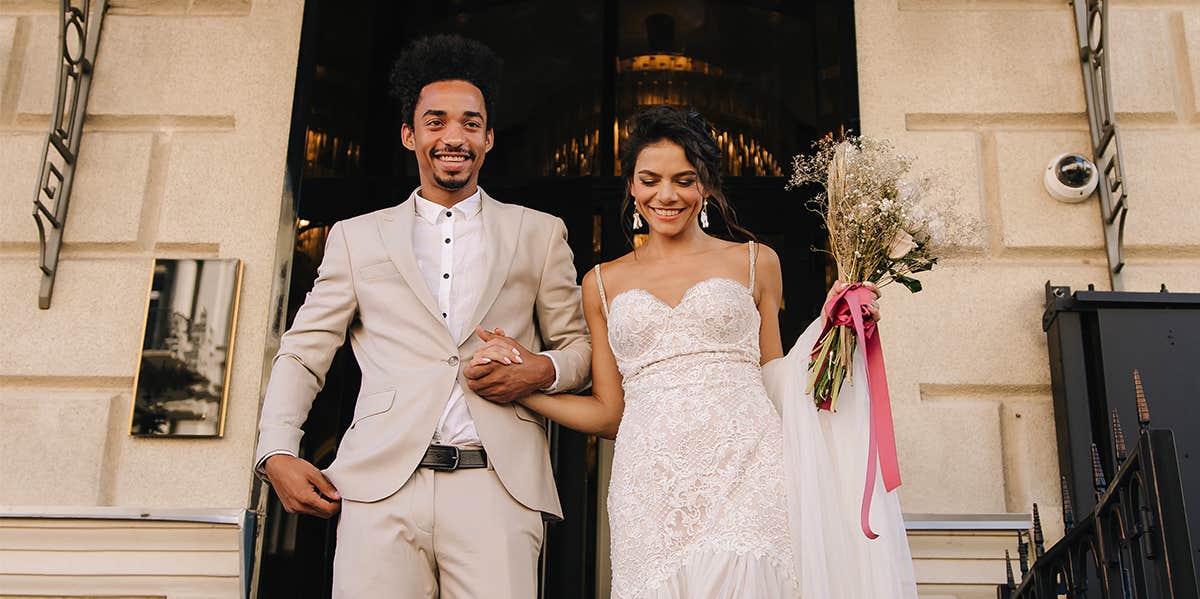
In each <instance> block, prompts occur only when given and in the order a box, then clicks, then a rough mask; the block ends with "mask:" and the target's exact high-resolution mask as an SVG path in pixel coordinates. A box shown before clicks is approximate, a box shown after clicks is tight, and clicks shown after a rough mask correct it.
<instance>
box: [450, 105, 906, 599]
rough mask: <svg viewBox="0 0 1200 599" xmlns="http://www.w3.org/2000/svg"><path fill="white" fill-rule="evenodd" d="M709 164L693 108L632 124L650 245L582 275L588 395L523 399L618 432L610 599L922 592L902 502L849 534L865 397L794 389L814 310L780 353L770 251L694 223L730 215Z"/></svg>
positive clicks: (503, 352)
mask: <svg viewBox="0 0 1200 599" xmlns="http://www.w3.org/2000/svg"><path fill="white" fill-rule="evenodd" d="M720 156H721V153H720V149H719V148H718V146H717V145H716V143H715V142H714V140H713V139H712V137H711V134H710V133H709V126H708V123H707V122H705V120H704V119H703V117H701V116H700V115H699V114H697V113H695V112H694V111H684V110H680V109H676V108H671V107H661V106H660V107H654V108H650V109H647V110H645V111H643V112H642V113H640V114H638V115H637V116H635V117H634V119H633V121H632V132H631V134H630V136H629V139H628V141H627V142H626V144H625V145H624V147H623V148H622V160H621V164H622V171H623V173H622V174H623V176H624V179H625V182H626V186H627V189H628V192H629V193H628V194H627V198H626V200H625V203H626V205H625V207H624V211H623V214H628V215H630V218H631V219H632V222H633V223H634V226H635V228H640V227H641V226H642V223H643V222H644V223H645V224H646V226H648V227H649V238H648V240H647V241H646V243H645V244H644V245H643V246H642V247H641V248H639V249H637V250H635V251H633V252H631V253H629V254H627V255H625V256H622V257H621V258H618V259H617V260H614V261H612V262H608V263H605V264H602V265H597V266H596V267H595V268H594V269H593V270H592V271H591V272H589V273H588V274H587V276H585V277H584V280H583V306H584V312H585V315H586V317H587V322H588V326H589V328H590V329H591V334H592V345H593V352H592V356H593V357H592V380H593V386H592V395H590V396H579V395H551V396H544V395H535V396H531V397H529V398H527V399H524V400H521V401H522V402H523V403H524V404H525V406H526V407H528V408H530V409H532V410H534V411H537V412H539V413H541V414H542V415H544V416H546V417H547V418H550V419H551V420H554V421H556V422H558V423H560V424H562V425H564V426H567V427H570V428H573V429H576V430H579V431H583V432H587V433H595V434H599V435H602V436H605V437H609V438H615V439H616V443H615V449H614V456H613V465H612V483H611V486H610V487H609V494H608V516H609V521H610V522H611V539H612V571H613V580H612V592H613V597H614V598H617V599H635V598H636V599H641V598H672V599H676V598H680V599H682V598H695V599H709V598H724V597H737V598H741V597H746V598H774V597H803V598H805V599H826V598H832V597H844V598H847V599H867V598H876V597H878V598H889V599H892V598H905V597H912V598H915V597H916V588H915V583H914V579H913V572H912V566H911V559H910V557H909V551H908V545H907V540H906V538H905V536H904V535H905V532H904V527H903V522H902V521H901V518H900V512H899V505H898V503H897V501H896V497H895V494H883V493H880V492H878V491H877V492H876V493H875V501H874V506H875V508H874V510H873V511H872V513H871V515H870V517H871V526H872V528H873V529H874V530H876V531H880V533H881V538H879V539H876V540H873V541H869V540H867V539H866V538H865V537H864V536H863V535H862V533H861V532H858V531H859V527H858V524H859V500H860V498H861V494H862V480H863V474H862V473H863V472H865V470H864V468H863V464H864V463H865V461H866V457H865V456H866V447H865V445H866V433H865V432H863V431H864V430H865V426H866V425H865V419H866V412H865V411H866V410H867V409H868V408H867V406H866V404H865V403H864V402H865V398H863V397H856V395H859V396H861V395H863V394H865V390H863V391H852V392H850V393H847V392H846V391H843V394H844V395H843V397H845V398H846V399H844V400H843V406H842V407H841V409H839V411H838V413H836V414H828V413H821V414H818V413H817V412H816V410H815V408H814V407H813V403H812V401H811V399H810V398H809V397H807V396H806V395H805V393H804V390H803V389H804V381H805V380H806V378H805V377H806V370H807V365H808V355H807V349H806V348H811V347H812V345H813V342H814V340H815V335H816V334H818V333H819V332H820V325H821V324H822V321H821V319H818V320H817V322H815V323H814V324H813V326H810V327H809V330H808V331H807V332H806V333H805V334H804V335H803V336H801V338H800V341H799V342H797V344H796V346H795V347H796V349H794V350H793V351H792V352H791V353H790V354H789V355H788V356H786V357H784V352H783V347H782V341H781V339H780V333H779V320H778V313H779V309H780V301H781V298H782V296H783V281H782V275H781V273H780V265H779V258H778V256H777V255H776V254H775V252H774V251H772V250H771V249H770V248H768V247H766V246H762V245H758V244H756V243H754V242H753V241H750V242H749V243H746V244H737V243H732V242H728V241H724V240H721V239H718V238H716V237H713V236H711V235H709V234H708V233H706V232H705V230H704V227H705V226H706V225H707V221H708V216H707V211H708V210H709V209H710V208H715V209H716V210H718V211H720V212H721V214H722V215H723V216H725V217H726V220H727V222H731V223H732V219H731V218H730V216H731V215H730V212H729V210H728V207H727V205H726V201H725V198H724V196H723V195H722V193H721V176H720V166H721V165H720ZM732 227H733V228H735V229H736V230H737V231H738V232H739V233H742V234H745V235H747V236H749V234H748V232H746V231H744V230H743V229H741V228H740V227H737V226H736V224H733V225H732ZM841 287H842V285H841V284H840V283H839V284H838V285H836V286H835V288H834V289H833V290H831V291H830V294H831V295H832V294H834V293H835V292H836V291H840V289H841ZM876 296H877V294H876ZM869 310H870V312H871V315H872V317H874V318H876V319H878V317H879V313H878V308H877V307H876V306H875V305H874V302H872V305H871V307H870V308H869ZM489 337H490V336H489ZM506 341H507V340H506V338H504V337H502V336H496V337H495V338H492V340H491V341H489V342H488V343H487V344H486V345H485V346H484V347H483V348H482V349H481V350H479V351H478V352H477V353H476V354H475V356H474V357H473V360H472V363H473V364H476V365H478V364H485V363H489V362H492V361H504V362H508V360H507V358H509V357H511V354H510V353H509V352H510V351H511V350H512V347H510V346H509V344H507V343H506ZM863 361H864V360H862V359H861V356H860V357H859V359H857V360H856V361H855V363H856V365H859V364H861V363H862V362H863ZM853 378H854V380H857V381H865V380H866V379H865V376H863V375H862V374H861V373H857V374H856V376H855V377H853ZM847 386H848V387H849V386H851V382H850V381H847ZM860 400H862V401H860ZM846 404H850V405H846ZM781 413H782V418H781ZM856 488H857V492H856V490H855V489H856Z"/></svg>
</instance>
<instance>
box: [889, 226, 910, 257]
mask: <svg viewBox="0 0 1200 599" xmlns="http://www.w3.org/2000/svg"><path fill="white" fill-rule="evenodd" d="M916 247H917V242H916V241H914V240H913V236H912V235H911V234H910V233H909V232H908V231H905V230H903V229H901V230H899V231H896V236H895V237H893V238H892V243H891V244H889V245H888V258H889V259H891V260H899V259H901V258H903V257H905V256H907V255H908V253H909V252H911V251H912V250H913V249H914V248H916Z"/></svg>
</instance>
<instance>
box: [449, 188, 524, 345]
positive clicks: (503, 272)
mask: <svg viewBox="0 0 1200 599" xmlns="http://www.w3.org/2000/svg"><path fill="white" fill-rule="evenodd" d="M480 193H481V196H482V198H481V199H482V201H483V208H482V211H481V212H480V218H482V219H483V234H484V244H485V247H486V249H485V252H486V253H485V255H484V260H485V264H486V266H485V268H486V269H487V270H486V271H485V272H486V275H487V281H486V282H485V283H484V285H483V288H482V289H481V290H480V293H479V304H478V305H476V306H475V310H474V311H473V312H472V313H471V318H469V319H468V320H467V321H466V322H464V323H463V331H462V334H461V335H460V337H459V339H458V344H459V345H460V346H461V345H462V344H463V343H466V341H467V340H468V339H470V338H471V335H474V334H475V327H476V326H478V325H480V324H481V323H482V321H483V317H484V316H486V315H487V313H488V310H490V309H491V308H492V304H494V303H496V298H497V297H499V296H500V290H501V289H503V288H504V282H505V281H507V280H508V271H509V269H511V268H512V263H513V258H514V256H515V255H516V250H517V241H518V240H519V239H520V238H521V220H522V217H523V216H524V213H525V211H524V210H522V209H521V208H520V207H517V206H509V205H507V204H501V203H500V202H497V201H496V200H493V199H492V197H491V196H489V195H488V194H487V193H486V192H484V191H483V190H482V189H481V190H480Z"/></svg>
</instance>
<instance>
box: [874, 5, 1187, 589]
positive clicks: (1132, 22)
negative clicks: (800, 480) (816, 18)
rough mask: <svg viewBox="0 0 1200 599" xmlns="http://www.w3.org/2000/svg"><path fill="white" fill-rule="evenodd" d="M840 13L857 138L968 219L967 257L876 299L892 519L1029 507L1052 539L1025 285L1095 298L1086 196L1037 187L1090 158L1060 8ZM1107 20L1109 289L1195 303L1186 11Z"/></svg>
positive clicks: (997, 572) (1091, 209)
mask: <svg viewBox="0 0 1200 599" xmlns="http://www.w3.org/2000/svg"><path fill="white" fill-rule="evenodd" d="M855 13H856V21H857V22H856V27H857V45H858V65H859V86H860V94H861V114H862V123H863V131H864V133H866V134H869V135H874V136H881V137H887V138H890V139H892V140H893V141H894V142H895V143H896V145H897V146H898V147H899V148H900V149H901V150H902V151H905V152H908V153H911V154H915V155H916V156H918V157H919V167H918V170H921V169H926V170H935V171H939V172H943V173H946V177H947V180H948V181H950V182H951V183H952V184H953V185H955V186H957V187H958V190H957V191H958V198H959V203H960V209H961V211H962V213H963V214H973V215H975V216H976V218H978V219H979V222H980V223H982V225H983V226H984V234H983V235H982V238H981V239H980V243H979V244H978V247H975V248H972V249H971V250H969V251H964V252H962V253H961V254H960V255H958V256H955V257H953V258H951V259H950V260H947V261H946V262H945V263H944V264H943V265H941V268H939V269H937V270H935V271H934V272H932V273H925V276H923V277H922V281H923V282H924V283H925V291H924V292H922V293H920V294H916V295H910V294H909V293H908V292H907V291H905V290H903V289H900V288H897V289H892V290H888V292H887V293H885V305H886V310H887V314H886V320H885V321H884V322H883V323H882V325H881V327H882V335H883V339H884V348H885V352H886V353H887V360H888V367H889V381H890V382H891V386H892V394H893V395H892V397H893V402H894V405H895V413H896V414H895V416H896V421H897V428H898V438H899V445H900V453H901V468H902V471H903V473H904V476H905V485H904V486H903V487H902V488H901V491H900V492H901V500H902V504H903V507H904V510H905V511H906V512H919V513H988V512H1028V511H1029V508H1030V505H1031V504H1032V503H1033V502H1035V501H1036V502H1038V503H1039V505H1040V506H1041V508H1042V510H1041V512H1042V514H1043V516H1044V517H1046V520H1047V526H1048V536H1049V537H1050V540H1053V539H1056V538H1058V536H1060V535H1061V532H1062V523H1061V511H1060V504H1061V502H1060V499H1059V491H1058V484H1057V481H1058V467H1057V457H1056V445H1055V432H1054V421H1053V408H1052V401H1051V393H1050V378H1049V377H1050V374H1049V366H1048V357H1047V350H1046V341H1045V334H1044V333H1043V332H1042V328H1041V316H1042V312H1043V295H1044V292H1043V285H1044V284H1045V282H1046V281H1051V282H1053V283H1054V284H1057V285H1070V286H1072V287H1074V288H1084V287H1086V286H1087V285H1088V284H1089V283H1094V284H1096V287H1097V288H1098V289H1108V288H1109V279H1108V276H1107V270H1106V268H1107V262H1106V257H1105V252H1104V237H1103V229H1102V227H1101V217H1100V209H1099V207H1098V204H1097V200H1096V199H1095V198H1092V199H1090V200H1088V201H1086V202H1083V203H1081V204H1074V205H1069V204H1063V203H1060V202H1057V201H1055V200H1054V199H1052V198H1051V197H1050V196H1049V195H1048V194H1047V193H1046V192H1045V191H1044V189H1043V187H1042V183H1041V180H1042V169H1044V168H1045V167H1046V165H1047V164H1048V162H1049V161H1050V160H1051V159H1052V158H1053V157H1054V156H1055V155H1057V154H1059V153H1062V152H1079V153H1082V154H1084V155H1090V154H1091V152H1090V142H1089V136H1088V126H1087V118H1086V107H1085V103H1084V94H1083V83H1082V75H1081V68H1080V65H1079V63H1078V58H1077V57H1078V48H1077V43H1076V33H1075V25H1074V15H1073V9H1072V7H1071V6H1070V5H1069V4H1068V3H1067V2H1064V1H1058V0H859V1H858V2H856V11H855ZM1110 27H1111V36H1112V37H1111V40H1110V45H1109V48H1110V51H1111V53H1112V67H1111V69H1112V74H1113V94H1114V96H1115V98H1114V102H1115V108H1116V110H1117V122H1118V124H1119V126H1120V127H1121V135H1122V142H1123V143H1124V146H1123V150H1122V151H1123V154H1124V157H1125V160H1126V176H1127V185H1128V189H1129V194H1130V195H1129V205H1130V212H1129V220H1128V226H1127V229H1126V235H1125V240H1126V241H1125V243H1126V256H1127V264H1126V267H1125V271H1124V281H1125V289H1127V290H1131V291H1155V290H1158V288H1159V285H1160V284H1166V285H1167V287H1168V289H1170V290H1171V291H1180V292H1197V291H1200V222H1198V219H1200V210H1196V209H1195V203H1196V200H1197V199H1200V198H1198V197H1197V196H1198V195H1200V194H1198V193H1197V192H1196V191H1195V189H1196V185H1194V184H1193V183H1192V182H1191V181H1189V178H1190V175H1191V174H1192V173H1194V172H1196V168H1195V166H1194V161H1195V157H1196V156H1198V155H1200V147H1197V146H1198V145H1200V113H1198V111H1200V104H1198V103H1197V97H1198V94H1200V87H1198V86H1200V81H1198V79H1200V4H1196V3H1195V2H1186V1H1178V0H1113V3H1112V8H1111V13H1110ZM946 547H947V549H946V550H947V551H949V552H951V554H952V553H953V551H955V549H954V545H947V546H946ZM925 553H927V552H923V556H924V557H928V558H930V559H933V557H931V556H930V555H925ZM931 555H932V554H931ZM1014 555H1015V553H1014ZM943 557H944V556H943ZM995 557H998V558H1001V559H998V560H997V561H996V562H995V563H994V564H993V565H992V566H990V568H989V569H986V570H982V571H987V572H991V573H992V574H993V579H994V581H996V582H999V581H1001V580H1002V578H1003V574H1004V570H1003V565H1002V558H1003V554H1002V550H1001V553H1000V554H999V555H998V556H995ZM963 558H964V559H983V556H978V555H973V556H966V555H964V556H963ZM918 563H920V561H919V562H918ZM918 571H919V572H922V573H923V576H922V579H921V582H922V583H923V585H922V593H923V595H924V596H929V597H934V596H937V597H943V596H945V597H967V596H976V595H978V596H993V595H992V594H991V592H990V591H989V590H987V589H985V588H982V587H979V586H974V587H970V588H968V587H969V586H970V585H968V587H964V586H962V585H963V583H964V582H965V581H964V580H962V579H961V578H955V577H952V576H949V575H948V574H947V575H943V574H942V572H943V571H944V570H942V569H938V568H928V567H927V568H924V569H921V568H919V569H918ZM979 582H984V581H979ZM979 593H984V594H979Z"/></svg>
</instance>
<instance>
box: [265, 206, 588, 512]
mask: <svg viewBox="0 0 1200 599" xmlns="http://www.w3.org/2000/svg"><path fill="white" fill-rule="evenodd" d="M415 194H416V192H415V191H414V192H413V195H412V196H410V197H409V198H408V200H406V201H404V202H402V203H401V204H399V205H397V206H394V207H391V208H387V209H384V210H379V211H377V212H372V213H370V214H365V215H363V216H359V217H356V218H352V219H349V220H344V221H341V222H338V223H336V224H334V225H333V227H332V228H331V229H330V231H329V236H328V239H327V241H326V247H325V257H324V259H323V260H322V262H321V266H320V269H319V271H318V276H317V280H316V282H315V283H314V285H313V289H312V291H310V292H309V294H308V296H307V298H306V299H305V301H304V305H303V306H302V307H301V308H300V311H299V312H297V314H296V319H295V321H294V323H293V324H292V328H291V329H290V330H289V331H288V332H287V333H286V334H285V335H284V336H283V339H282V341H281V344H280V348H279V353H278V354H277V355H276V357H275V362H274V366H273V368H272V370H271V378H270V382H269V383H268V384H267V390H266V396H265V398H264V400H263V408H262V416H261V419H260V422H259V438H258V449H257V451H256V452H255V464H258V463H259V462H260V461H261V460H262V459H263V457H264V456H267V455H269V454H271V453H273V452H279V451H286V452H291V453H293V454H298V452H299V446H300V438H301V436H302V435H303V432H302V431H301V429H300V427H301V425H302V424H303V423H304V421H305V419H306V418H307V417H308V412H309V409H310V407H311V405H312V401H313V398H314V397H315V396H316V394H317V391H319V390H320V389H321V387H322V385H323V384H324V382H325V373H326V371H327V370H328V369H329V365H330V362H331V361H332V359H333V356H334V353H335V352H336V351H337V349H338V347H340V346H341V345H342V343H343V341H344V339H345V336H346V331H347V330H349V333H350V343H351V346H352V348H353V350H354V355H355V357H356V358H357V359H358V363H359V366H360V367H361V368H362V387H361V391H360V392H359V395H358V403H357V405H356V406H355V409H354V417H353V420H352V424H351V425H350V429H349V430H347V431H346V435H345V437H344V438H343V439H342V442H341V444H340V445H339V446H338V451H337V458H336V459H335V460H334V462H333V464H331V465H330V466H329V468H328V469H327V470H326V471H325V475H326V476H328V477H329V480H330V481H331V482H332V483H333V484H334V486H335V487H337V489H338V492H339V493H340V494H341V495H342V497H344V498H346V499H349V500H352V501H365V502H370V501H378V500H380V499H383V498H385V497H388V496H389V495H391V494H392V493H395V492H396V491H397V490H398V489H399V488H400V487H401V486H403V485H404V483H405V481H407V480H408V478H409V476H410V475H411V474H412V473H413V471H414V470H415V469H416V468H417V465H418V463H419V462H420V460H421V457H422V456H423V455H424V453H425V449H426V447H428V446H429V443H430V439H431V437H432V435H433V432H434V429H435V427H436V426H437V422H438V418H439V416H440V415H441V413H442V410H443V408H444V407H445V405H446V402H447V401H448V399H449V397H450V392H451V389H452V387H453V385H454V381H455V380H458V381H459V383H460V384H461V385H462V388H463V391H464V392H465V393H466V399H467V407H468V409H469V410H470V412H471V418H472V419H473V420H474V422H475V428H476V430H477V431H478V433H479V437H480V439H481V440H482V441H483V445H484V448H485V449H486V450H487V452H488V458H489V459H490V460H491V462H492V464H493V466H494V468H495V470H496V474H497V475H498V476H499V478H500V480H501V481H502V482H503V483H504V486H505V488H506V489H508V492H509V493H510V494H512V496H513V497H514V498H516V500H517V501H519V502H521V503H522V504H523V505H525V506H527V507H529V508H531V509H535V510H539V511H541V512H544V513H546V514H551V515H553V516H555V517H559V518H561V517H562V509H561V507H560V505H559V502H558V493H557V491H556V488H555V486H554V478H553V474H552V472H551V469H550V457H549V452H548V450H547V443H546V423H545V419H543V418H542V417H541V416H540V415H538V414H535V413H534V412H532V411H529V410H527V409H526V408H525V407H524V406H521V405H518V404H516V403H512V404H507V405H499V404H494V403H492V402H489V401H487V400H485V399H482V398H480V397H479V396H478V395H476V394H475V393H474V392H472V391H471V390H470V388H469V387H468V386H467V381H466V379H465V377H464V376H463V369H464V368H465V367H466V365H467V363H468V362H469V360H470V357H471V355H472V353H473V352H474V350H475V348H476V347H478V346H479V345H481V344H482V342H481V341H480V340H479V339H478V337H476V336H475V335H474V327H475V325H482V326H484V327H485V328H488V329H491V328H495V327H500V328H501V329H503V330H504V331H505V333H507V334H508V335H509V336H511V337H512V338H514V339H515V340H517V341H518V342H520V343H521V344H522V345H524V346H525V347H527V348H529V349H531V350H533V351H543V350H545V351H547V353H550V354H552V356H553V358H554V361H555V363H556V365H557V367H558V387H557V389H558V390H560V391H568V390H573V389H578V388H581V387H583V386H585V385H586V384H587V379H588V374H589V372H590V368H591V341H590V338H589V337H588V332H587V325H586V323H585V322H584V318H583V310H582V308H581V304H580V290H579V286H578V284H577V283H576V279H575V266H574V262H573V261H572V255H571V249H570V247H569V246H568V245H567V236H566V227H565V226H564V225H563V222H562V221H561V220H560V219H558V218H556V217H554V216H551V215H548V214H544V213H541V212H537V211H535V210H530V209H528V208H523V207H520V206H515V205H509V204H502V203H500V202H497V201H496V200H494V199H492V198H491V197H489V196H488V195H487V194H486V193H483V194H482V196H483V208H482V213H481V216H482V218H483V227H484V231H485V237H486V243H487V250H486V255H487V260H488V264H487V268H486V269H485V270H484V272H485V273H486V276H487V277H488V278H487V281H486V283H485V284H484V285H483V286H482V289H483V292H482V294H481V297H480V298H479V304H478V306H477V307H476V308H475V311H474V313H473V314H472V315H471V316H470V318H469V319H467V321H466V324H465V326H464V327H463V332H462V334H461V335H460V336H459V338H457V339H453V338H451V335H450V333H449V331H448V330H447V329H446V326H445V325H444V324H443V322H442V316H441V313H440V311H439V310H438V305H437V301H436V300H435V298H434V296H433V294H432V293H431V292H430V290H429V289H428V286H427V285H426V284H425V280H424V279H423V278H422V276H421V271H420V270H419V269H418V267H417V262H416V259H415V258H414V257H413V252H412V229H413V219H414V217H415V212H416V211H415V210H414V199H413V196H415Z"/></svg>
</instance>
